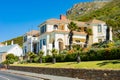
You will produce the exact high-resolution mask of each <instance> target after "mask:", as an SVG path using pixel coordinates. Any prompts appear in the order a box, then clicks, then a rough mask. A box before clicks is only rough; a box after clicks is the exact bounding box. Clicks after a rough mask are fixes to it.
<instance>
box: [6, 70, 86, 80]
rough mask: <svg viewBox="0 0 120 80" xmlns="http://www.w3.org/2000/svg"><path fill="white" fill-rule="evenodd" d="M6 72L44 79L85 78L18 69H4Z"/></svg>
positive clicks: (73, 79) (66, 79)
mask: <svg viewBox="0 0 120 80" xmlns="http://www.w3.org/2000/svg"><path fill="white" fill-rule="evenodd" d="M4 72H8V73H13V74H19V75H25V76H31V77H36V78H40V79H43V80H84V79H78V78H70V77H62V76H54V75H46V74H37V73H30V72H24V71H16V70H4Z"/></svg>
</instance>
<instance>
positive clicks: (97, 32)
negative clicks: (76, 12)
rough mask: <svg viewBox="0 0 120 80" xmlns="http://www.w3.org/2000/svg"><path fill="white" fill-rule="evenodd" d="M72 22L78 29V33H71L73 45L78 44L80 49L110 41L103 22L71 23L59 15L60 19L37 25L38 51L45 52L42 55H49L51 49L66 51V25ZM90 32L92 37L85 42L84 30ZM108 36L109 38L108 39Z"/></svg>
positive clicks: (85, 34) (110, 35)
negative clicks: (89, 30) (38, 34)
mask: <svg viewBox="0 0 120 80" xmlns="http://www.w3.org/2000/svg"><path fill="white" fill-rule="evenodd" d="M71 21H72V22H74V23H76V24H77V26H78V27H79V28H80V29H79V30H78V31H74V32H73V34H74V35H73V44H79V45H81V46H82V47H84V45H88V46H90V45H92V44H93V43H98V42H102V41H106V40H112V31H111V29H110V30H109V31H107V29H108V27H107V25H106V23H105V22H103V21H100V20H96V19H93V20H90V21H88V22H80V21H73V20H69V19H67V18H66V16H64V15H61V16H60V19H49V20H46V21H45V22H43V23H42V24H40V25H39V30H40V36H39V50H43V51H44V52H45V54H44V55H47V53H48V54H49V51H50V50H52V49H53V48H55V49H57V50H59V51H62V50H63V49H67V47H68V45H69V38H68V37H69V36H68V35H69V32H70V30H69V29H68V24H69V23H70V22H71ZM88 28H89V29H91V30H92V35H91V36H89V40H88V42H87V36H88V35H87V32H86V29H88ZM108 36H109V38H108Z"/></svg>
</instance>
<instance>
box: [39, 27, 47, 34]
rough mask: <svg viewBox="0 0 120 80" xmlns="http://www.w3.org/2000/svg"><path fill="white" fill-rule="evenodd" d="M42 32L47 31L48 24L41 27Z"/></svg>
mask: <svg viewBox="0 0 120 80" xmlns="http://www.w3.org/2000/svg"><path fill="white" fill-rule="evenodd" d="M40 32H41V34H42V33H45V32H46V25H44V26H42V27H41V28H40Z"/></svg>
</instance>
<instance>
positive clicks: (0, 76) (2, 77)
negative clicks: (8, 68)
mask: <svg viewBox="0 0 120 80" xmlns="http://www.w3.org/2000/svg"><path fill="white" fill-rule="evenodd" d="M0 77H1V78H3V79H6V80H10V79H8V78H6V77H3V76H0Z"/></svg>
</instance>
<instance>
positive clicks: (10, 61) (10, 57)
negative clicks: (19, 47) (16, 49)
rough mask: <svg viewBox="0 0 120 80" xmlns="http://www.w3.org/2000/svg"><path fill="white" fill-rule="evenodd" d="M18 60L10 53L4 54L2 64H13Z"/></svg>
mask: <svg viewBox="0 0 120 80" xmlns="http://www.w3.org/2000/svg"><path fill="white" fill-rule="evenodd" d="M18 60H19V58H18V57H17V56H15V55H14V54H12V53H11V54H8V55H7V56H6V61H4V62H3V63H4V64H13V63H14V62H17V61H18Z"/></svg>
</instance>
